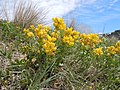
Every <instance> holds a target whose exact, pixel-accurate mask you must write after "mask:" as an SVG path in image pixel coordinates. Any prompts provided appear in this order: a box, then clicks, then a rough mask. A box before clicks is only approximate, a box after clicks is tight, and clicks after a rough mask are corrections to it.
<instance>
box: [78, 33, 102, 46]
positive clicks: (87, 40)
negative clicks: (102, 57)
mask: <svg viewBox="0 0 120 90" xmlns="http://www.w3.org/2000/svg"><path fill="white" fill-rule="evenodd" d="M100 42H101V40H100V38H99V36H98V35H97V34H81V35H80V43H81V44H82V45H84V46H89V47H92V48H93V47H95V45H97V44H99V43H100Z"/></svg>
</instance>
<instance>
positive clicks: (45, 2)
mask: <svg viewBox="0 0 120 90" xmlns="http://www.w3.org/2000/svg"><path fill="white" fill-rule="evenodd" d="M3 1H7V2H8V1H9V2H13V1H15V0H0V7H1V6H2V5H4V4H2V3H3ZM16 1H18V0H16ZM28 1H32V2H34V4H37V5H38V7H40V8H44V9H45V10H48V14H47V20H48V22H51V19H52V18H53V17H63V18H64V19H65V20H71V19H74V20H76V22H77V25H79V24H80V23H85V24H87V25H89V26H90V27H91V28H92V29H93V31H94V32H95V33H106V32H108V33H109V32H112V31H114V30H117V29H120V0H28ZM10 4H11V3H9V5H8V8H9V6H10V9H11V11H12V7H11V5H10ZM11 15H12V14H11Z"/></svg>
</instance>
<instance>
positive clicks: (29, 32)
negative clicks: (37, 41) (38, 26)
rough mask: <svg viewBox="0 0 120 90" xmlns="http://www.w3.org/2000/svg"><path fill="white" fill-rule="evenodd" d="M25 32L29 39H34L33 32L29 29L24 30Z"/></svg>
mask: <svg viewBox="0 0 120 90" xmlns="http://www.w3.org/2000/svg"><path fill="white" fill-rule="evenodd" d="M23 32H24V33H25V34H26V35H27V36H28V37H33V36H34V34H33V32H31V31H29V29H24V30H23Z"/></svg>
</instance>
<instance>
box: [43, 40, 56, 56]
mask: <svg viewBox="0 0 120 90" xmlns="http://www.w3.org/2000/svg"><path fill="white" fill-rule="evenodd" d="M43 48H44V50H45V53H46V54H47V55H54V52H55V51H56V49H57V48H56V47H55V43H53V42H50V41H46V42H45V44H44V45H43Z"/></svg>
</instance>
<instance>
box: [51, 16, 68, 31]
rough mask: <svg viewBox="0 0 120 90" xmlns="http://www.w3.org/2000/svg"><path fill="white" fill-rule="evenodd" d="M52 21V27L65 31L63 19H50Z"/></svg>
mask: <svg viewBox="0 0 120 90" xmlns="http://www.w3.org/2000/svg"><path fill="white" fill-rule="evenodd" d="M52 20H53V22H54V23H53V25H54V26H55V27H56V28H58V29H59V30H65V29H66V24H65V23H64V20H63V18H57V17H56V18H52Z"/></svg>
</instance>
